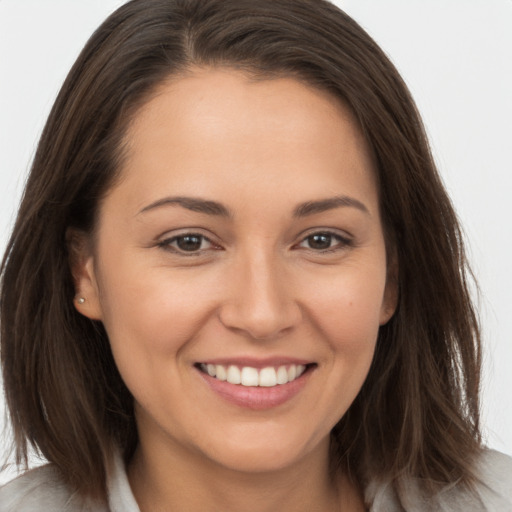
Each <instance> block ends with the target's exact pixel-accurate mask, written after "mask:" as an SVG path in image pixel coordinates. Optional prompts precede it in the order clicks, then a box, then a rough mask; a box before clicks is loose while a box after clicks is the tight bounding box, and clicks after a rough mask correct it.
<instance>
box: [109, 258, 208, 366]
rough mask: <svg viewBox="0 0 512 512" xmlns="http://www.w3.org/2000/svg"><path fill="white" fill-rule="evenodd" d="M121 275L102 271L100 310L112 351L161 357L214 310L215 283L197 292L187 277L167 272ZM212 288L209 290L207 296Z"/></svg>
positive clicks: (120, 270)
mask: <svg viewBox="0 0 512 512" xmlns="http://www.w3.org/2000/svg"><path fill="white" fill-rule="evenodd" d="M134 268H136V267H135V266H131V269H130V270H131V271H130V272H124V271H123V268H122V267H121V265H117V267H116V268H115V269H114V268H113V269H112V270H111V271H108V272H105V273H104V274H105V276H107V275H108V280H106V279H103V281H102V282H103V284H104V286H103V289H102V293H101V307H102V312H103V319H104V325H105V328H106V330H107V334H108V336H109V339H110V342H111V345H112V347H113V350H114V351H116V352H119V355H122V353H124V352H131V353H134V352H137V353H139V354H143V353H146V354H145V356H146V357H162V356H165V354H171V353H172V354H173V353H175V352H177V351H178V350H179V349H180V347H181V345H183V344H184V343H185V342H186V341H187V340H190V339H191V338H193V336H194V333H195V332H196V331H197V330H198V329H199V328H200V326H201V325H202V323H203V322H204V321H205V318H207V317H208V315H209V313H210V311H211V310H212V309H213V308H214V305H213V298H214V297H215V293H214V291H213V290H214V289H215V285H214V283H209V282H208V281H207V280H205V279H202V280H201V285H200V288H199V289H198V287H197V286H196V284H198V283H196V282H195V280H194V279H191V277H190V275H186V276H180V275H176V274H175V273H174V274H171V273H170V272H166V271H165V269H162V268H155V269H149V270H148V269H147V268H146V269H144V270H143V269H141V270H140V272H137V271H134V270H133V269H134ZM210 288H211V289H212V290H211V291H210Z"/></svg>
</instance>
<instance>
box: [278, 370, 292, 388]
mask: <svg viewBox="0 0 512 512" xmlns="http://www.w3.org/2000/svg"><path fill="white" fill-rule="evenodd" d="M289 380H290V379H288V370H287V369H286V366H280V367H279V369H278V370H277V383H278V384H286V383H287V382H289ZM292 380H293V379H292Z"/></svg>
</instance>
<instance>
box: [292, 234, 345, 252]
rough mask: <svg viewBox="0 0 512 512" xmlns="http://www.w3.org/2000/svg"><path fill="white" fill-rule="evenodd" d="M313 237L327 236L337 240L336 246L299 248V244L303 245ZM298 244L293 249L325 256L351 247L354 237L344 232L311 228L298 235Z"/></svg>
mask: <svg viewBox="0 0 512 512" xmlns="http://www.w3.org/2000/svg"><path fill="white" fill-rule="evenodd" d="M314 235H329V236H332V237H333V238H335V239H337V240H338V244H336V245H334V246H333V247H329V248H327V249H313V248H309V247H301V244H303V243H304V242H305V241H306V240H307V239H308V238H309V237H311V236H314ZM299 236H300V239H299V242H297V243H296V244H294V247H297V248H303V249H306V250H309V251H311V252H314V253H316V254H325V253H329V252H337V251H340V250H343V249H346V248H347V247H352V246H353V245H354V237H353V236H352V235H350V234H348V233H347V232H346V231H340V230H337V229H333V228H321V227H316V228H311V229H308V230H307V231H304V232H302V233H301V234H300V235H299Z"/></svg>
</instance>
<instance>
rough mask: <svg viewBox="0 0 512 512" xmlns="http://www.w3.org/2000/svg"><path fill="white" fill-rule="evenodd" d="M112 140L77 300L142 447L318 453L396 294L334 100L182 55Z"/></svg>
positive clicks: (352, 137)
mask: <svg viewBox="0 0 512 512" xmlns="http://www.w3.org/2000/svg"><path fill="white" fill-rule="evenodd" d="M127 143H128V156H127V160H126V163H125V165H124V168H123V169H122V179H121V181H120V182H119V183H118V184H117V185H116V187H115V188H114V189H113V190H112V191H111V192H110V193H109V194H108V196H107V197H106V198H105V200H104V201H103V203H102V205H101V208H100V212H99V224H98V229H97V233H96V236H95V239H94V248H93V249H92V251H91V253H86V254H85V255H84V258H83V260H82V263H80V268H79V269H78V272H77V274H78V275H79V279H78V283H77V286H78V291H79V293H80V295H82V296H84V297H85V298H86V302H85V303H84V304H77V308H78V309H79V310H80V311H81V312H82V313H83V314H85V315H86V316H88V317H90V318H94V319H99V320H101V321H102V322H103V324H104V326H105V328H106V331H107V333H108V336H109V339H110V343H111V345H112V351H113V354H114V358H115V360H116V363H117V365H118V367H119V371H120V373H121V375H122V377H123V379H124V381H125V382H126V385H127V386H128V388H129V389H130V391H131V392H132V394H133V396H134V399H135V411H136V418H137V423H138V428H139V435H140V439H141V445H142V447H143V449H144V447H146V448H147V449H148V450H154V451H155V452H158V451H160V452H161V451H165V450H169V449H172V450H174V451H181V452H182V453H188V454H194V456H196V457H199V459H200V460H204V461H206V460H208V461H209V462H212V461H213V462H215V463H219V464H221V465H223V466H224V467H229V468H234V469H238V470H243V471H266V470H275V469H280V468H284V467H287V466H290V465H292V464H294V463H297V462H298V461H300V460H304V459H305V458H307V457H309V456H313V455H315V454H317V455H318V454H320V453H321V454H322V457H323V456H327V451H328V437H329V432H330V430H331V429H332V427H333V426H334V425H335V424H336V422H337V421H338V420H339V419H340V418H341V417H342V416H343V415H344V413H345V412H346V411H347V409H348V407H349V406H350V404H351V403H352V401H353V400H354V398H355V397H356V395H357V394H358V392H359V390H360V388H361V386H362V384H363V381H364V380H365V377H366V375H367V372H368V369H369V366H370V363H371V360H372V356H373V353H374V348H375V343H376V338H377V332H378V329H379V326H380V325H382V324H383V323H385V322H387V321H388V320H389V318H390V316H391V315H392V314H393V312H394V307H395V295H396V293H395V290H394V286H393V285H392V284H389V285H388V284H387V282H388V281H387V274H388V266H387V263H386V251H385V245H384V238H383V230H382V225H381V219H380V216H379V201H378V191H377V188H376V183H375V179H374V171H373V168H372V165H373V164H372V159H371V156H370V154H369V151H368V149H367V147H366V145H365V142H364V140H363V137H362V135H361V133H360V132H359V129H358V127H357V125H356V123H355V121H354V119H353V117H352V115H351V113H350V112H349V111H348V109H347V108H345V107H344V106H343V105H341V104H340V102H339V101H337V100H336V99H334V98H333V97H331V96H330V95H328V94H327V93H324V92H320V91H317V90H315V89H312V88H309V87H308V86H306V85H303V84H301V83H299V82H298V81H295V80H292V79H274V80H263V81H261V80H259V81H254V80H253V81H251V80H249V79H248V78H247V77H246V76H244V75H243V74H241V73H240V72H237V71H230V70H222V69H217V70H196V71H195V72H193V73H191V74H189V75H187V76H185V77H184V78H179V79H176V80H174V81H170V82H168V83H167V84H166V85H164V86H162V87H161V88H160V90H159V91H158V94H156V95H155V96H154V97H153V98H152V99H151V100H150V101H149V102H148V103H147V104H146V105H145V106H144V107H143V108H142V110H141V111H140V113H139V114H138V115H137V116H136V118H135V120H134V122H133V123H132V125H131V126H130V129H129V132H128V135H127ZM209 373H210V374H209ZM240 380H241V381H242V382H241V383H239V382H240Z"/></svg>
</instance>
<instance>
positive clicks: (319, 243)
mask: <svg viewBox="0 0 512 512" xmlns="http://www.w3.org/2000/svg"><path fill="white" fill-rule="evenodd" d="M332 239H333V236H332V235H330V234H328V233H317V234H314V235H311V236H308V237H307V238H306V240H307V243H308V245H309V248H310V249H318V250H322V249H329V248H330V247H331V243H332Z"/></svg>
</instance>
